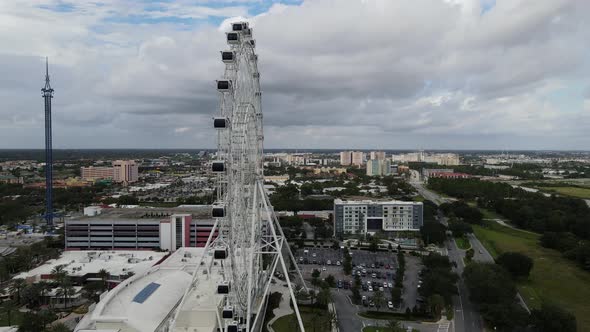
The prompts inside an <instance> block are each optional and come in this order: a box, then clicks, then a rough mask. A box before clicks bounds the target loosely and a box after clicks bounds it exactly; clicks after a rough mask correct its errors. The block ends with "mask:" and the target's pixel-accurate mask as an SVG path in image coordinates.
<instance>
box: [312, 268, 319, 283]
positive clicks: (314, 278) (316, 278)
mask: <svg viewBox="0 0 590 332" xmlns="http://www.w3.org/2000/svg"><path fill="white" fill-rule="evenodd" d="M319 280H320V270H318V269H314V270H313V272H312V273H311V284H312V285H314V286H319V284H320V281H319Z"/></svg>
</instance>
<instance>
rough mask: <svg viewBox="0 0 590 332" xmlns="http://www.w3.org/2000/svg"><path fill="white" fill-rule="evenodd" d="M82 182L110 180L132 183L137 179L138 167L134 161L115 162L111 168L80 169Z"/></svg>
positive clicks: (91, 167)
mask: <svg viewBox="0 0 590 332" xmlns="http://www.w3.org/2000/svg"><path fill="white" fill-rule="evenodd" d="M80 173H81V176H82V179H83V180H87V181H96V180H104V179H112V180H113V181H115V182H122V183H132V182H136V181H137V180H138V179H139V167H138V165H137V163H136V162H135V161H134V160H116V161H113V166H112V167H94V166H89V167H81V168H80Z"/></svg>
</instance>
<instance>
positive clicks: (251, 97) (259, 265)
mask: <svg viewBox="0 0 590 332" xmlns="http://www.w3.org/2000/svg"><path fill="white" fill-rule="evenodd" d="M231 28H232V29H231V31H230V32H227V33H226V40H227V43H228V46H229V47H228V49H227V50H225V51H222V52H221V60H222V61H223V63H224V64H225V71H224V75H223V77H222V78H221V79H219V80H217V82H216V83H217V91H218V93H219V104H220V107H219V114H218V116H216V117H215V118H214V119H213V126H214V128H215V130H216V131H217V139H218V145H217V148H218V151H217V156H216V159H215V160H214V161H213V162H212V165H211V171H212V172H213V173H215V174H216V178H217V185H216V193H217V197H216V202H215V204H214V206H213V208H212V217H213V218H214V219H215V225H214V227H213V230H212V231H211V234H210V235H209V238H208V240H207V244H206V246H205V254H204V255H203V257H213V259H211V260H210V261H209V263H208V264H209V266H208V267H207V269H210V268H211V265H213V264H215V265H216V266H220V267H221V274H222V279H223V281H222V282H220V283H219V284H218V287H217V294H218V295H219V296H222V297H223V299H222V303H223V308H222V310H221V314H220V315H219V317H218V319H217V321H218V325H221V326H218V327H219V328H221V330H222V331H223V330H224V331H228V332H233V331H236V332H237V331H240V332H241V331H248V332H249V331H259V330H260V329H261V327H262V324H263V321H264V310H265V304H266V299H267V296H268V294H269V288H270V285H271V279H272V278H273V277H274V274H275V272H276V269H277V266H278V265H279V264H280V268H281V269H282V270H283V272H284V273H283V275H284V276H285V278H286V282H287V286H288V288H289V293H290V296H291V299H292V302H293V307H294V309H295V314H296V316H297V320H298V323H299V327H300V330H301V331H304V328H303V323H302V320H301V316H300V313H299V309H298V307H297V301H296V298H295V290H294V285H293V284H292V282H291V280H290V277H289V271H288V269H287V266H288V265H287V264H286V263H288V262H289V261H288V260H286V259H289V260H291V262H292V263H293V266H295V269H296V272H297V273H298V276H299V278H300V279H301V281H302V283H303V287H305V283H304V282H303V278H302V276H301V273H300V272H299V270H298V269H297V264H296V262H295V259H294V257H293V255H292V253H291V251H290V249H289V246H288V244H287V243H286V239H285V237H284V234H283V231H282V230H281V227H280V225H279V223H278V220H277V217H276V215H275V214H274V211H273V209H272V206H271V204H270V201H269V199H268V196H267V195H266V192H265V191H264V175H263V140H264V136H263V131H262V110H261V90H260V81H259V78H260V74H259V72H258V65H257V63H258V55H257V54H256V52H255V46H256V44H255V40H254V39H253V38H252V29H251V28H250V27H249V24H248V23H246V22H237V23H233V24H232V25H231ZM214 234H217V236H216V237H214ZM198 269H199V267H198V268H197V270H198ZM209 274H210V273H209ZM200 275H201V274H199V273H197V271H195V273H194V274H193V283H192V285H191V287H196V286H198V283H199V280H198V279H199V276H200ZM190 296H191V295H190V292H188V291H187V293H186V294H185V297H190ZM284 300H287V301H288V299H284ZM184 301H185V298H183V300H182V302H184ZM181 306H182V303H181Z"/></svg>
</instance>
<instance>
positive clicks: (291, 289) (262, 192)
mask: <svg viewBox="0 0 590 332" xmlns="http://www.w3.org/2000/svg"><path fill="white" fill-rule="evenodd" d="M256 184H257V187H258V190H259V191H260V195H261V196H262V197H266V194H265V192H264V187H263V186H262V185H261V184H260V182H258V181H257V182H256ZM263 205H264V209H265V210H266V214H267V218H268V220H269V223H268V225H269V226H270V230H271V232H272V236H273V238H274V240H275V241H279V238H278V236H277V232H276V231H275V226H274V223H275V219H274V218H273V217H272V215H273V213H271V210H270V208H269V206H268V203H267V202H266V199H265V200H263ZM279 227H280V226H279ZM284 243H285V238H284V237H282V241H280V247H279V248H278V249H279V250H278V256H279V257H278V259H279V261H280V262H281V266H282V267H283V271H284V272H285V279H286V280H287V288H289V293H290V294H291V300H292V301H293V308H294V309H295V316H297V321H298V322H299V328H300V329H301V331H305V327H304V326H303V321H302V320H301V313H300V312H299V306H298V305H297V298H296V297H295V293H294V292H293V285H292V284H291V278H289V270H288V269H287V265H286V264H285V260H284V258H283V253H282V249H283V244H284ZM290 251H291V250H290V249H289V252H290Z"/></svg>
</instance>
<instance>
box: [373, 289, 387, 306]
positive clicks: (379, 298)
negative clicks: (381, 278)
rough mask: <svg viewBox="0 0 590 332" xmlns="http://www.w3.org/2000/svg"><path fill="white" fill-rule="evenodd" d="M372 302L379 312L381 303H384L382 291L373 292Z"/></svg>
mask: <svg viewBox="0 0 590 332" xmlns="http://www.w3.org/2000/svg"><path fill="white" fill-rule="evenodd" d="M373 302H374V303H375V307H376V308H377V310H380V309H381V307H382V306H383V303H384V302H385V296H384V295H383V292H382V291H380V290H377V291H376V292H375V294H374V295H373Z"/></svg>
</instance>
